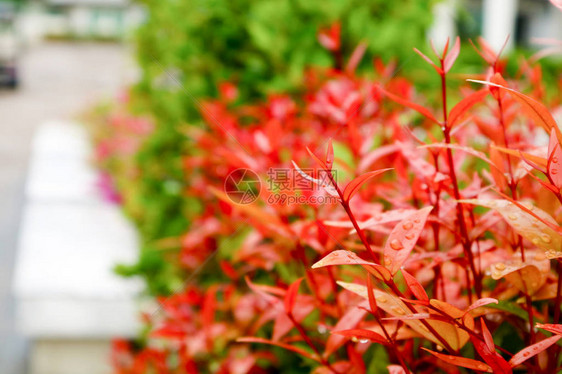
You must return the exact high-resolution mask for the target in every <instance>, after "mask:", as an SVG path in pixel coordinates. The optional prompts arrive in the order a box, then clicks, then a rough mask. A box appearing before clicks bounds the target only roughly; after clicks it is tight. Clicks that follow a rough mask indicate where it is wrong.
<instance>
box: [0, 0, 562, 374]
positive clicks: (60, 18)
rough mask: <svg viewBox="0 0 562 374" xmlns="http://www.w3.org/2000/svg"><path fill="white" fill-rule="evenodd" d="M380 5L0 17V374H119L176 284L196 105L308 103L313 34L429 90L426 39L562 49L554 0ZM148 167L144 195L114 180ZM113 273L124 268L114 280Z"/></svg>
mask: <svg viewBox="0 0 562 374" xmlns="http://www.w3.org/2000/svg"><path fill="white" fill-rule="evenodd" d="M385 3H387V2H385V1H366V2H357V1H326V2H321V1H296V2H287V1H278V2H276V1H250V0H246V1H233V2H228V1H219V0H208V1H200V0H183V1H180V0H176V1H171V0H162V1H151V0H143V1H138V2H129V1H126V0H43V1H39V0H37V1H31V0H30V1H4V0H3V1H0V85H1V91H0V165H1V167H0V192H1V193H0V259H1V261H0V266H2V269H1V270H0V372H1V373H3V374H4V373H5V374H16V373H17V374H21V373H32V374H45V373H53V374H55V373H56V374H64V373H107V372H110V368H109V350H110V341H111V339H112V338H113V337H115V336H133V335H135V333H136V332H137V331H138V329H139V326H140V324H139V322H138V319H137V309H138V307H139V303H140V302H139V299H138V298H137V295H139V294H141V293H142V294H144V295H162V294H164V295H165V294H169V293H170V292H171V291H170V290H173V289H174V288H175V287H177V285H178V284H179V283H181V277H182V275H181V273H178V272H177V271H176V270H175V269H172V268H170V267H169V266H168V265H167V264H162V262H161V261H160V260H161V259H158V258H155V255H154V251H151V244H150V243H152V242H153V241H154V240H157V239H161V238H166V237H169V236H173V235H176V234H178V233H181V232H183V231H185V230H186V228H187V226H188V223H187V222H185V218H184V214H183V212H185V206H186V205H189V204H190V202H185V201H183V200H182V198H181V197H180V196H179V195H178V193H177V191H178V190H179V189H181V176H178V171H177V170H176V169H175V168H176V166H175V164H173V163H170V164H169V165H168V164H165V163H164V162H163V160H167V159H168V158H169V157H173V154H175V153H178V152H180V151H181V150H182V149H183V148H184V147H185V144H180V142H179V140H178V139H179V138H181V136H180V135H179V132H178V128H179V126H180V124H184V123H186V122H196V121H197V120H198V117H197V107H196V105H195V104H194V101H193V98H194V97H195V98H200V97H202V98H204V97H213V96H217V95H218V90H217V87H218V86H219V85H220V83H221V82H224V81H225V80H230V79H234V80H235V81H236V82H237V85H238V89H239V90H240V94H241V97H242V98H256V97H258V98H259V97H262V96H263V95H264V94H266V93H269V92H275V91H276V90H288V91H291V90H294V89H297V88H296V87H298V86H299V84H300V83H301V82H302V79H303V71H304V68H305V67H306V66H308V65H315V64H318V65H327V64H329V63H330V61H329V58H328V57H327V56H329V55H328V54H327V53H325V51H322V48H321V47H320V46H319V45H318V41H317V38H316V34H317V32H318V29H319V28H321V27H327V26H329V25H330V24H332V23H333V22H335V21H337V20H339V21H341V22H342V28H343V33H344V36H345V40H347V44H346V45H345V46H344V47H345V50H346V51H352V50H353V48H354V47H355V46H356V45H357V43H358V42H359V41H362V40H365V41H366V42H367V43H368V56H369V57H370V58H366V59H364V61H363V63H364V64H365V66H363V65H362V67H363V68H365V67H366V66H370V65H371V59H372V58H373V57H380V58H382V59H383V60H384V61H389V60H390V59H391V58H394V59H396V60H398V66H399V67H400V69H401V70H403V71H404V73H405V74H410V75H415V76H416V77H417V78H418V82H421V84H422V85H425V86H427V87H431V86H432V84H433V82H432V81H431V79H430V78H427V77H428V76H429V74H428V73H427V71H428V70H427V68H426V67H424V66H423V65H422V62H421V59H419V58H417V56H415V55H414V54H413V52H412V48H413V47H418V48H420V49H423V50H427V45H428V43H427V40H428V39H433V40H434V41H435V43H436V44H438V45H443V44H444V43H445V41H446V39H447V38H448V37H454V36H456V35H460V36H461V38H462V39H463V42H464V41H466V40H467V39H468V38H473V39H474V38H477V37H478V36H479V35H482V36H483V37H484V38H485V39H486V40H487V41H488V43H489V44H490V46H491V47H492V48H493V49H495V50H496V51H498V50H499V49H500V48H501V47H502V46H503V44H504V43H505V40H506V37H507V36H508V35H510V39H509V42H508V44H507V46H506V49H505V53H513V54H527V55H529V54H531V53H533V51H534V50H537V48H538V47H539V44H537V42H541V40H540V39H541V38H542V39H543V40H542V43H543V44H544V43H545V42H546V43H547V44H548V43H549V40H550V41H551V40H553V39H558V40H562V12H557V11H556V10H555V8H554V7H553V6H552V5H551V4H550V3H549V2H548V1H547V0H443V1H409V0H403V1H402V0H401V1H395V2H391V3H392V4H395V5H388V4H386V5H385ZM290 4H292V5H290ZM295 4H296V5H295ZM287 20H291V21H290V22H287ZM545 38H548V39H549V40H547V41H545V40H544V39H545ZM537 39H538V40H537ZM555 47H556V45H555ZM557 48H559V47H557ZM463 50H464V51H466V52H467V54H466V55H462V56H461V60H460V62H459V64H460V65H462V66H461V68H460V69H459V71H464V72H470V71H471V68H472V67H473V66H475V65H477V64H479V62H475V61H477V60H478V57H477V56H476V55H475V54H474V52H471V51H470V50H471V49H470V47H469V46H468V45H466V46H463ZM412 57H413V58H412ZM549 64H550V65H549ZM555 64H556V61H555V62H552V61H551V62H549V61H546V62H545V67H546V72H547V73H548V71H549V70H548V69H549V66H556V65H555ZM360 68H361V67H360ZM120 105H121V106H122V105H127V106H128V108H129V111H130V113H132V114H131V115H134V116H135V117H134V120H131V119H130V118H129V120H128V121H130V123H132V122H134V124H135V126H137V127H136V128H137V130H138V131H137V133H135V136H133V137H130V138H127V139H124V140H123V142H121V143H120V144H121V147H122V148H120V150H119V152H121V153H119V152H117V153H118V155H117V158H119V160H118V161H115V158H110V161H107V159H104V158H103V157H102V158H100V157H99V156H100V155H99V152H100V148H99V144H100V139H101V140H103V139H104V136H106V132H104V131H106V130H104V129H105V128H104V127H103V124H100V123H103V122H104V121H105V122H107V120H108V118H115V117H111V116H110V114H108V113H115V111H116V109H115V107H116V106H117V112H118V115H121V117H119V118H121V119H123V118H122V117H123V116H125V114H124V113H120V112H119V109H118V108H119V107H120ZM136 116H142V117H143V119H139V118H137V117H136ZM124 121H127V120H124ZM131 121H132V122H131ZM143 121H145V122H143ZM152 123H155V124H156V127H157V129H156V132H155V133H156V135H155V136H152V137H151V139H150V141H149V142H147V143H146V144H145V145H143V146H142V148H141V149H140V150H139V149H137V147H139V145H138V142H139V139H140V138H142V135H143V131H144V130H142V129H143V128H145V127H150V126H152V125H153V124H152ZM145 125H146V126H145ZM143 126H145V127H143ZM131 138H132V139H131ZM92 148H93V149H92ZM137 151H138V154H140V156H139V157H140V159H142V160H143V161H142V162H143V165H144V166H143V167H145V169H144V170H145V171H146V174H145V179H144V180H143V181H142V183H139V184H135V183H134V179H131V178H127V177H123V178H122V179H121V180H111V178H112V177H110V176H108V175H111V172H112V170H115V168H117V169H119V170H121V171H122V170H127V167H128V165H129V164H128V163H129V162H131V161H130V160H131V156H130V154H131V153H135V154H137ZM113 156H115V155H114V154H113V155H112V157H113ZM135 157H136V156H135ZM94 165H95V166H94ZM100 165H101V167H100ZM155 165H157V166H155ZM99 170H101V173H100V172H99ZM125 175H127V174H126V173H125ZM114 179H117V178H114ZM113 184H116V185H117V186H118V188H117V189H118V190H119V191H127V193H126V194H125V195H126V196H124V194H118V193H116V191H114V187H115V186H114V185H113ZM153 196H159V197H162V198H158V199H156V198H154V199H153V198H152V197H153ZM122 209H123V210H124V211H125V215H126V216H127V217H128V219H126V218H125V215H123V214H122ZM139 253H140V255H139ZM139 256H140V260H139V259H138V258H139ZM156 257H157V256H156ZM118 264H129V265H120V266H117V273H118V274H120V275H118V274H117V273H116V272H115V266H116V265H118ZM131 264H136V265H131ZM122 275H125V276H129V277H128V278H124V277H122ZM141 279H142V280H143V281H141Z"/></svg>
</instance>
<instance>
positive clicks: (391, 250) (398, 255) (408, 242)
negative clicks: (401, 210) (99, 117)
mask: <svg viewBox="0 0 562 374" xmlns="http://www.w3.org/2000/svg"><path fill="white" fill-rule="evenodd" d="M432 209H433V207H432V206H429V207H425V208H423V209H420V210H418V211H417V212H414V213H413V214H411V215H410V216H408V217H406V218H405V219H404V220H402V222H400V223H399V224H398V225H396V226H395V227H394V229H393V230H392V232H391V233H390V236H389V237H388V239H387V241H386V243H385V245H384V266H385V267H386V268H387V269H388V270H390V272H391V273H392V274H393V275H394V274H396V272H397V271H398V270H399V269H400V267H401V266H402V265H403V264H404V262H405V261H406V259H407V258H408V256H409V255H410V252H412V249H413V248H414V246H415V245H416V242H417V241H418V238H419V237H420V234H421V232H422V230H423V228H424V226H425V222H426V221H427V217H428V216H429V212H431V210H432Z"/></svg>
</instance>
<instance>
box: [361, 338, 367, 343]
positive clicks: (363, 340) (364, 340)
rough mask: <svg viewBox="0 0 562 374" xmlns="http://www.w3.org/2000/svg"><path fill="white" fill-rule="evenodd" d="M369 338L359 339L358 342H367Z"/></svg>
mask: <svg viewBox="0 0 562 374" xmlns="http://www.w3.org/2000/svg"><path fill="white" fill-rule="evenodd" d="M368 342H369V339H359V343H368Z"/></svg>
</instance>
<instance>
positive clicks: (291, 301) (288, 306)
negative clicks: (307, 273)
mask: <svg viewBox="0 0 562 374" xmlns="http://www.w3.org/2000/svg"><path fill="white" fill-rule="evenodd" d="M302 280H303V278H299V279H297V280H296V281H294V282H293V283H292V284H291V285H290V286H289V289H288V290H287V293H286V294H285V311H286V312H287V314H291V313H292V312H293V307H294V306H295V300H296V298H297V294H298V292H299V287H300V285H301V282H302Z"/></svg>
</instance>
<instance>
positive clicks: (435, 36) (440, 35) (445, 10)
mask: <svg viewBox="0 0 562 374" xmlns="http://www.w3.org/2000/svg"><path fill="white" fill-rule="evenodd" d="M456 7H457V1H456V0H445V1H441V2H439V3H438V4H437V5H435V6H434V7H433V25H431V28H430V29H429V31H428V37H429V39H430V40H432V41H433V43H434V44H435V46H436V47H437V48H438V49H441V48H443V47H444V46H445V43H446V42H447V38H449V39H450V40H453V39H454V38H455V37H456V35H457V29H456V23H455V15H456Z"/></svg>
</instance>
